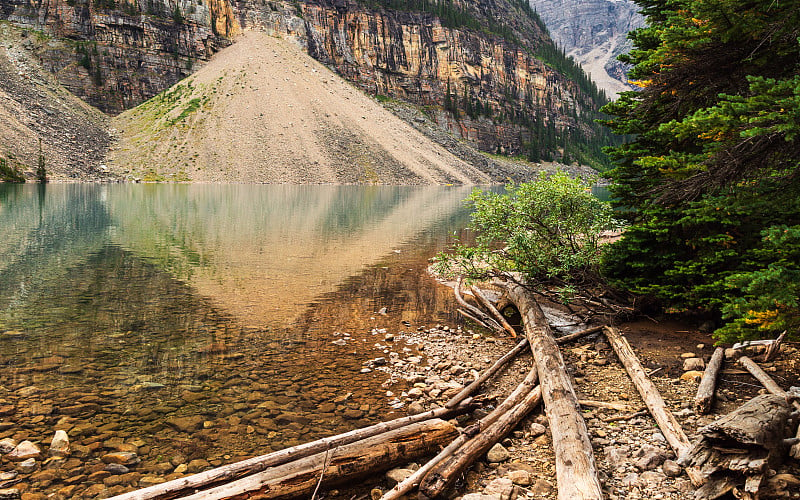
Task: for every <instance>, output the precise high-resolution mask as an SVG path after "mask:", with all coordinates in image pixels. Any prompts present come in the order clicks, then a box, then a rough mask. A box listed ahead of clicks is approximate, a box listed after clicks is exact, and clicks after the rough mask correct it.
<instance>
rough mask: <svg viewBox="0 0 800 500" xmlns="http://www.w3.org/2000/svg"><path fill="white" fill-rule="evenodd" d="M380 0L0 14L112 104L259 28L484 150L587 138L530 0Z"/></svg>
mask: <svg viewBox="0 0 800 500" xmlns="http://www.w3.org/2000/svg"><path fill="white" fill-rule="evenodd" d="M386 1H387V2H388V1H389V0H386ZM379 3H380V2H378V3H377V5H376V2H371V3H370V7H366V6H364V5H361V4H358V3H355V2H352V1H348V0H307V1H306V2H294V3H289V2H282V1H273V0H238V1H237V0H231V1H229V0H133V1H131V2H129V0H121V1H120V0H117V1H115V0H0V12H2V14H3V16H4V17H6V18H7V19H8V20H10V21H11V22H13V23H15V24H18V25H20V26H23V27H26V28H29V29H34V30H42V31H44V32H45V34H47V35H49V36H53V37H54V38H56V39H58V40H61V41H62V42H61V43H54V44H50V45H48V46H47V47H46V48H44V49H42V50H40V51H39V53H38V55H39V57H40V59H41V61H42V64H43V65H44V66H45V67H47V68H48V69H50V71H52V72H53V73H55V74H56V75H57V76H58V79H59V81H60V82H61V83H62V84H63V85H64V86H66V87H67V88H68V89H70V90H71V91H72V92H74V93H75V94H77V95H79V96H81V97H83V98H84V99H85V100H87V101H88V102H90V103H92V104H94V105H96V106H97V107H99V108H100V109H102V110H104V111H107V112H110V113H117V112H120V111H122V110H124V109H127V108H130V107H132V106H134V105H136V104H139V103H141V102H143V101H144V100H146V99H148V98H150V97H151V96H153V95H155V94H157V93H158V92H160V91H162V90H164V89H166V88H168V87H169V86H171V85H172V84H174V83H176V82H177V81H178V80H180V79H181V78H183V77H185V76H187V75H188V74H190V73H191V72H192V71H193V70H195V69H197V67H198V65H202V64H203V63H204V62H205V61H207V60H208V58H209V57H210V55H211V54H213V53H214V52H216V51H217V50H218V49H220V48H221V47H224V46H226V45H228V44H230V40H232V39H233V38H234V37H235V35H237V34H238V33H239V32H240V31H241V30H242V29H245V28H254V29H260V30H264V31H267V32H269V33H273V34H279V35H283V36H285V35H289V36H291V37H293V38H295V39H296V40H298V41H299V43H300V44H301V45H303V46H304V47H306V48H307V50H308V52H309V54H311V55H312V56H313V57H315V58H316V59H318V60H320V61H322V62H324V63H325V64H327V65H329V66H332V67H334V68H335V69H336V70H337V71H338V72H339V73H340V74H341V75H343V76H345V77H346V78H348V79H350V80H351V81H353V82H354V83H356V84H357V85H358V86H359V87H361V88H362V89H364V90H366V91H367V92H369V93H371V94H375V95H382V96H388V97H395V98H399V99H403V100H407V101H410V102H413V103H416V104H420V105H424V106H432V107H431V108H430V114H431V115H433V116H434V117H435V118H436V119H437V121H438V122H439V123H440V124H442V125H443V126H446V127H448V128H450V129H451V130H452V131H454V132H456V133H458V134H459V135H461V136H462V137H464V138H467V139H469V140H470V141H473V142H474V143H475V144H476V145H477V146H478V147H480V148H481V149H483V150H485V151H492V152H494V151H502V152H507V153H517V152H522V151H523V149H524V147H525V146H526V143H530V142H531V141H534V140H535V138H534V134H533V132H532V130H533V129H534V128H536V129H537V130H540V131H541V130H544V129H545V128H549V129H551V130H558V131H573V132H574V131H579V132H580V134H583V135H591V134H592V131H591V127H592V126H591V125H590V120H589V119H588V118H587V119H585V120H581V119H580V117H582V116H586V115H587V114H588V113H589V110H591V109H593V108H596V107H597V103H596V102H594V99H595V98H593V97H591V96H590V95H589V94H588V93H586V92H584V91H583V90H581V89H580V88H579V86H578V84H576V83H575V82H574V81H572V80H569V79H567V78H565V77H564V76H563V75H562V74H561V73H559V72H557V71H555V70H553V69H552V68H551V67H550V66H548V65H546V64H545V63H543V62H542V60H540V59H539V58H537V57H535V56H534V54H537V53H538V51H539V50H540V48H541V47H542V46H543V45H548V44H551V42H550V41H549V39H548V38H547V36H546V34H545V33H544V32H543V28H542V26H540V24H539V22H538V21H537V19H536V18H535V15H533V14H532V12H531V11H530V9H529V8H528V6H527V4H525V3H524V0H479V1H477V2H470V3H468V4H467V3H461V2H458V1H455V2H451V3H448V4H447V5H448V6H449V7H448V9H449V10H446V11H442V10H441V8H440V10H439V11H436V15H433V14H432V13H420V12H417V13H410V12H403V11H398V10H391V9H388V8H383V7H381V6H380V5H379ZM395 4H397V2H395ZM433 5H435V4H433ZM423 10H424V9H423ZM497 19H502V21H497ZM476 28H480V29H476ZM509 40H513V43H509ZM584 90H586V89H585V88H584ZM443 108H444V109H447V110H449V112H448V111H444V110H443ZM551 135H552V134H551Z"/></svg>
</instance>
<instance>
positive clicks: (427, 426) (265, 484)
mask: <svg viewBox="0 0 800 500" xmlns="http://www.w3.org/2000/svg"><path fill="white" fill-rule="evenodd" d="M457 435H458V431H457V430H456V428H455V426H453V425H452V424H450V423H448V422H445V421H443V420H439V419H433V420H427V421H425V422H419V423H416V424H412V425H408V426H406V427H402V428H400V429H395V430H393V431H390V432H387V433H385V434H382V435H379V436H373V437H370V438H367V439H364V440H361V441H357V442H355V443H350V444H347V445H344V446H340V447H338V448H334V449H332V450H329V452H322V453H317V454H316V455H312V456H310V457H306V458H302V459H300V460H295V461H293V462H289V463H286V464H283V465H280V466H277V467H271V468H269V469H267V470H264V471H262V472H258V473H256V474H252V475H250V476H246V477H243V478H241V479H238V480H236V481H232V482H230V483H226V484H223V485H220V486H217V487H215V488H211V489H208V490H203V491H199V492H197V493H195V494H193V495H188V496H186V497H182V498H183V499H184V500H201V499H202V500H221V499H232V498H248V497H251V496H254V495H256V496H258V498H260V499H262V500H266V499H277V498H293V497H299V496H306V495H309V494H310V493H311V492H312V491H313V490H314V489H315V487H316V486H317V483H318V482H319V479H320V475H322V476H323V477H322V481H321V484H322V485H323V486H325V487H330V486H332V485H336V484H341V483H343V482H348V481H353V480H355V479H357V478H359V477H362V476H367V475H374V474H375V473H376V472H377V471H380V470H386V469H389V468H391V467H393V466H396V465H399V464H401V463H408V462H410V461H413V460H416V459H418V458H420V457H422V456H425V455H428V454H430V453H431V452H433V451H434V450H436V449H438V448H439V447H440V446H442V445H444V444H445V443H448V442H450V441H451V440H453V438H455V437H456V436H457ZM323 466H324V470H323Z"/></svg>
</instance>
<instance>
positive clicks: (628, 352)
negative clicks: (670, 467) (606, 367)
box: [603, 327, 690, 457]
mask: <svg viewBox="0 0 800 500" xmlns="http://www.w3.org/2000/svg"><path fill="white" fill-rule="evenodd" d="M603 331H604V332H605V334H606V337H607V338H608V341H609V343H610V344H611V347H612V348H613V349H614V352H615V353H617V357H618V358H619V360H620V362H621V363H622V364H623V366H625V370H626V371H627V372H628V375H629V376H630V378H631V380H632V381H633V385H634V386H636V389H637V390H638V391H639V394H640V395H641V396H642V399H643V400H644V404H645V405H646V406H647V409H648V410H649V411H650V414H651V415H652V416H653V418H654V419H655V421H656V424H658V427H659V428H660V429H661V433H662V434H664V437H665V438H666V439H667V442H668V443H669V445H670V447H671V448H672V450H673V451H674V452H675V455H677V456H678V457H680V456H681V455H683V454H684V453H685V452H686V451H688V450H689V448H690V443H689V438H688V437H687V436H686V433H684V432H683V428H682V427H681V424H679V423H678V420H677V419H676V418H675V416H674V415H673V414H672V413H671V412H670V411H669V410H668V409H667V405H666V403H665V402H664V398H662V397H661V394H660V393H659V392H658V389H657V388H656V386H655V384H654V383H653V381H652V380H650V378H649V377H648V376H647V373H646V372H645V370H644V367H643V366H642V364H641V362H640V361H639V358H638V357H637V356H636V353H635V352H633V349H632V348H631V345H630V344H629V343H628V340H627V339H626V338H625V337H623V336H622V335H620V333H619V331H618V330H617V329H616V328H611V327H605V328H604V329H603Z"/></svg>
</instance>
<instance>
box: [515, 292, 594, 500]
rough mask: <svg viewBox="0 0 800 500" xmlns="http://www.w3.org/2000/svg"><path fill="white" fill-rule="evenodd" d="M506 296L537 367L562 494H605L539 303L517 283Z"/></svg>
mask: <svg viewBox="0 0 800 500" xmlns="http://www.w3.org/2000/svg"><path fill="white" fill-rule="evenodd" d="M505 288H506V291H507V294H508V297H509V299H510V300H511V301H512V302H514V303H515V304H516V306H517V309H518V310H519V312H520V314H521V315H522V319H523V324H524V326H525V334H526V336H527V337H528V341H529V342H530V345H531V351H532V352H533V358H534V361H535V363H536V367H537V369H538V371H539V383H540V384H541V388H542V398H543V399H544V408H545V412H546V414H547V418H548V420H549V422H550V430H551V432H552V438H553V450H554V452H555V459H556V477H557V482H558V498H559V499H560V500H579V499H584V500H588V499H601V498H603V492H602V488H601V486H600V480H599V479H598V476H597V466H596V464H595V460H594V453H593V452H592V444H591V441H590V439H589V432H588V429H587V427H586V422H585V421H584V419H583V416H582V415H581V411H580V406H579V405H578V397H577V396H576V394H575V389H574V388H573V386H572V381H571V379H570V377H569V375H568V374H567V370H566V366H565V364H564V359H563V358H562V356H561V352H560V351H559V349H558V345H557V344H556V340H555V338H554V337H553V332H552V331H551V330H550V325H549V324H548V322H547V318H546V317H545V315H544V312H543V311H542V309H541V307H540V306H539V303H538V302H536V300H535V298H534V297H533V296H532V295H531V293H530V292H529V291H528V290H527V289H525V288H524V287H523V286H521V285H519V284H517V283H507V284H506V285H505Z"/></svg>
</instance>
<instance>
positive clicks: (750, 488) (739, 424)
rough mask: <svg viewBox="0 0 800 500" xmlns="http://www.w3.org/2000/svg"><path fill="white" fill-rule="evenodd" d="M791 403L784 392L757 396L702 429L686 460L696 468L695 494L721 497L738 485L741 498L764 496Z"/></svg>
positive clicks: (692, 467) (780, 450)
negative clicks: (763, 487) (697, 484)
mask: <svg viewBox="0 0 800 500" xmlns="http://www.w3.org/2000/svg"><path fill="white" fill-rule="evenodd" d="M790 414H791V407H790V405H789V403H788V402H787V401H786V398H784V397H782V396H776V395H773V394H764V395H762V396H757V397H755V398H753V399H751V400H750V401H748V402H747V403H745V404H744V405H742V406H741V407H739V408H737V409H736V410H734V411H732V412H731V413H729V414H727V415H725V416H724V417H722V418H720V419H718V420H716V421H715V422H712V423H711V424H709V425H707V426H705V427H702V428H701V429H699V430H698V435H699V439H697V440H696V441H695V444H694V446H693V447H692V448H691V450H689V452H688V453H687V454H686V455H685V456H684V457H683V459H682V462H681V463H682V464H683V465H685V466H687V468H691V469H692V470H694V471H695V475H696V476H697V477H698V478H699V479H700V483H701V484H700V487H699V488H698V490H697V492H696V493H695V499H713V498H718V497H720V496H722V495H724V494H726V493H727V492H729V491H732V490H734V489H735V491H738V492H740V494H741V496H740V498H758V496H759V490H761V489H762V486H767V485H768V483H767V482H766V481H765V479H766V474H767V472H768V470H769V469H770V468H774V467H776V465H777V464H778V463H779V462H780V460H781V456H782V454H783V450H784V449H785V448H784V447H783V439H784V438H785V437H786V436H787V434H788V432H789V430H788V426H787V423H788V421H789V416H790Z"/></svg>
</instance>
